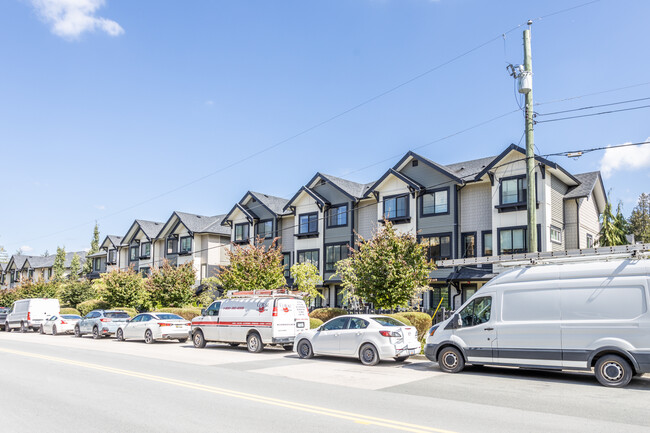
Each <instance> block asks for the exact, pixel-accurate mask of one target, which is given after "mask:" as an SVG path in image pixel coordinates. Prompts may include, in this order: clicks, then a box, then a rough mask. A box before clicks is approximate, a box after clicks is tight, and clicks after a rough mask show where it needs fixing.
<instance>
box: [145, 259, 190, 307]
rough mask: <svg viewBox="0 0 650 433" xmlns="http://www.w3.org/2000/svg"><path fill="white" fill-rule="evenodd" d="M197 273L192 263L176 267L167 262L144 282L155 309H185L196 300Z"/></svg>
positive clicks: (152, 271) (154, 270)
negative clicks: (195, 284) (195, 283)
mask: <svg viewBox="0 0 650 433" xmlns="http://www.w3.org/2000/svg"><path fill="white" fill-rule="evenodd" d="M195 280H196V271H195V270H194V266H193V265H192V263H185V264H184V265H181V266H178V267H174V266H171V265H170V264H169V262H167V261H166V260H165V262H164V263H163V266H162V268H160V269H155V268H154V269H152V270H151V275H149V278H147V279H146V280H145V282H144V285H145V288H146V289H147V291H148V292H149V298H150V299H151V302H152V303H153V305H154V306H155V307H184V306H186V305H188V304H190V303H191V302H192V299H193V298H194V288H193V287H194V281H195Z"/></svg>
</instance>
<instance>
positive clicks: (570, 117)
mask: <svg viewBox="0 0 650 433" xmlns="http://www.w3.org/2000/svg"><path fill="white" fill-rule="evenodd" d="M642 108H650V105H641V106H639V107H631V108H621V109H620V110H610V111H601V112H598V113H591V114H581V115H579V116H568V117H560V118H558V119H549V120H537V121H535V123H549V122H558V121H560V120H570V119H579V118H582V117H592V116H600V115H603V114H612V113H620V112H623V111H632V110H640V109H642Z"/></svg>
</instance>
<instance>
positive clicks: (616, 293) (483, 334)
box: [425, 260, 650, 387]
mask: <svg viewBox="0 0 650 433" xmlns="http://www.w3.org/2000/svg"><path fill="white" fill-rule="evenodd" d="M649 275H650V260H611V261H595V262H593V261H592V262H585V263H567V264H559V265H537V266H532V267H526V268H518V269H513V270H510V271H507V272H504V273H502V274H500V275H498V276H497V277H495V278H494V279H492V280H491V281H490V282H488V283H487V284H486V285H484V286H483V287H482V288H481V289H480V290H479V291H478V292H476V293H475V294H474V295H473V296H472V297H471V298H470V299H468V300H467V302H465V304H463V305H462V306H461V307H460V308H459V309H458V311H457V312H456V313H455V314H454V315H453V316H452V317H451V318H449V319H447V320H446V321H444V322H442V323H440V324H437V325H435V326H433V327H432V328H431V329H430V330H429V333H428V336H427V342H426V346H425V354H426V356H427V358H429V359H430V360H431V361H434V362H438V364H439V366H440V369H441V370H443V371H445V372H449V373H457V372H460V371H461V370H463V368H464V366H465V365H466V364H474V365H477V364H478V365H505V366H516V367H530V368H543V369H556V370H589V371H590V370H591V369H594V373H595V375H596V378H597V379H598V381H599V382H600V383H601V384H603V385H605V386H614V387H622V386H625V385H627V384H628V383H629V382H630V380H631V378H632V376H633V375H636V374H642V373H648V372H650V313H649V312H648V299H649V292H648V285H649V281H650V277H649Z"/></svg>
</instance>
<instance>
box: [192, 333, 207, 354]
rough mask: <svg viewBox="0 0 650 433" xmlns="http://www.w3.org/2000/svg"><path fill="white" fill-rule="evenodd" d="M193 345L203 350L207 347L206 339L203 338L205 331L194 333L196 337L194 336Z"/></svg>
mask: <svg viewBox="0 0 650 433" xmlns="http://www.w3.org/2000/svg"><path fill="white" fill-rule="evenodd" d="M192 343H194V347H196V348H198V349H203V348H204V347H205V338H203V331H201V330H200V329H197V330H196V331H194V335H193V336H192Z"/></svg>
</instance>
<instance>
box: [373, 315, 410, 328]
mask: <svg viewBox="0 0 650 433" xmlns="http://www.w3.org/2000/svg"><path fill="white" fill-rule="evenodd" d="M378 316H388V317H392V318H393V319H397V320H399V321H400V322H402V323H403V324H405V325H406V326H413V324H412V323H411V321H410V320H409V319H408V318H406V317H404V316H402V315H401V314H400V313H395V314H378Z"/></svg>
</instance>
